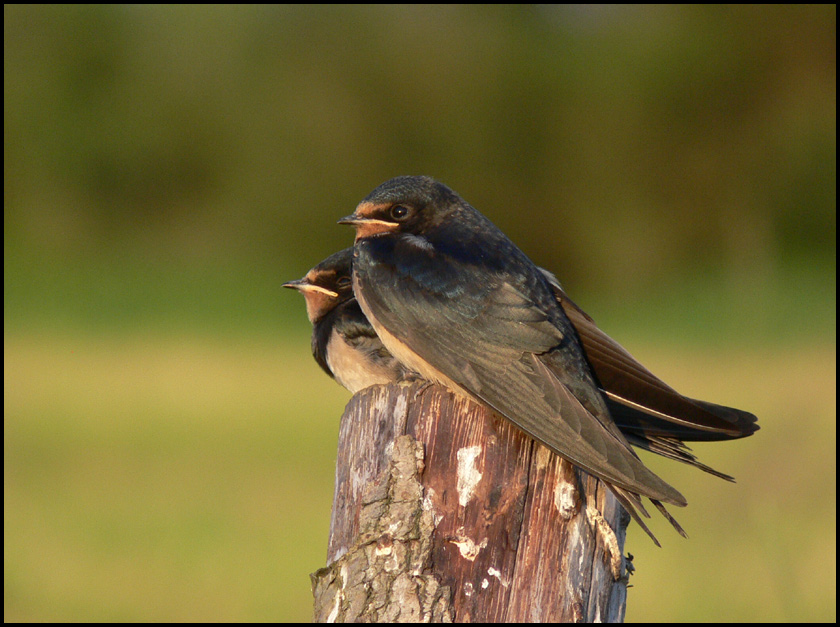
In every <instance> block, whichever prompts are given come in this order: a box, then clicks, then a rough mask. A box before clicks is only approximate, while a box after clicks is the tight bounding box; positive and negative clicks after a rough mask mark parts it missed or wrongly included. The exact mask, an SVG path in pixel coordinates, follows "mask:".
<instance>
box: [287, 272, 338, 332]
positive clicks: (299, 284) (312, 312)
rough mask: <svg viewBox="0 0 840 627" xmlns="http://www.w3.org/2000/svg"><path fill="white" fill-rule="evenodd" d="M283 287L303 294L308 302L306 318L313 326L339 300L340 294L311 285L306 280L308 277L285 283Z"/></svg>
mask: <svg viewBox="0 0 840 627" xmlns="http://www.w3.org/2000/svg"><path fill="white" fill-rule="evenodd" d="M283 287H288V288H291V289H293V290H297V291H298V292H300V293H301V294H303V299H304V300H305V301H306V317H307V318H309V322H311V323H312V324H315V322H316V321H317V320H320V319H321V318H322V317H323V316H324V314H326V313H327V312H328V311H330V310H331V309H332V308H333V307H334V306H335V304H334V303H335V299H337V298H338V292H333V291H332V290H328V289H327V288H325V287H321V286H320V285H315V284H313V283H310V282H309V281H307V280H306V277H304V278H302V279H298V280H297V281H289V282H288V283H283Z"/></svg>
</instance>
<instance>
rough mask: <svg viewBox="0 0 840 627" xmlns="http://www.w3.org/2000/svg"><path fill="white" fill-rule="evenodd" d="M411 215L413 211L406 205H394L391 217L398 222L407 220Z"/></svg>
mask: <svg viewBox="0 0 840 627" xmlns="http://www.w3.org/2000/svg"><path fill="white" fill-rule="evenodd" d="M410 213H411V210H410V209H409V208H408V207H406V206H405V205H394V206H393V207H391V217H392V218H393V219H394V220H396V221H397V222H400V221H402V220H405V219H406V218H407V217H408V215H409V214H410Z"/></svg>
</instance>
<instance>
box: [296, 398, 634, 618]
mask: <svg viewBox="0 0 840 627" xmlns="http://www.w3.org/2000/svg"><path fill="white" fill-rule="evenodd" d="M628 521H629V517H628V516H627V515H626V513H625V512H624V511H623V510H622V509H621V506H620V505H619V504H618V502H617V501H616V500H615V498H614V497H613V495H612V493H610V492H609V490H608V489H607V488H606V487H605V486H604V485H603V484H602V483H601V482H600V481H598V480H597V479H595V478H594V477H591V476H589V475H586V474H585V473H583V472H581V471H579V470H577V469H576V468H575V467H574V466H572V465H571V464H570V463H568V462H566V461H565V460H562V459H560V458H559V457H557V456H556V455H554V454H553V453H551V452H550V451H549V450H548V449H547V448H545V447H544V446H542V445H541V444H538V443H537V442H535V441H533V440H532V439H530V438H529V437H527V436H526V435H524V434H523V433H522V432H521V431H519V430H518V429H517V428H516V427H514V426H513V425H512V424H511V423H510V422H508V421H507V420H505V419H503V418H501V417H499V416H497V415H495V414H494V413H493V412H492V411H490V410H489V409H487V408H486V407H484V406H482V405H479V404H476V403H473V402H471V401H470V400H468V399H465V398H463V397H461V396H458V395H455V394H453V393H452V392H450V391H449V390H448V389H446V388H444V387H441V386H437V385H429V384H423V383H414V384H399V385H388V386H373V387H370V388H367V389H365V390H362V391H361V392H359V393H358V394H356V395H355V396H354V397H353V398H352V399H351V400H350V402H349V403H348V405H347V407H346V409H345V412H344V415H343V416H342V419H341V427H340V435H339V444H338V457H337V466H336V487H335V498H334V501H333V512H332V521H331V525H330V541H329V550H328V556H327V563H328V566H327V567H326V568H322V569H321V570H319V571H317V572H316V573H314V574H313V575H312V582H313V592H314V595H315V616H314V618H315V621H317V622H324V621H329V622H333V621H335V622H347V621H354V622H355V621H366V622H367V621H369V622H381V621H389V622H449V621H456V622H533V621H539V622H555V621H575V622H592V621H603V622H617V621H621V620H623V618H624V607H625V601H626V593H627V576H626V574H625V573H626V570H625V562H624V558H623V557H622V549H623V545H624V536H625V531H626V528H627V523H628Z"/></svg>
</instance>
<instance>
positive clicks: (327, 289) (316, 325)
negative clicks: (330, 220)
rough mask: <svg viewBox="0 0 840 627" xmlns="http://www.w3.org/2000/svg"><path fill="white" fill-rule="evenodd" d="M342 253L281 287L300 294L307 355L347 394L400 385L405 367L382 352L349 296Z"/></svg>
mask: <svg viewBox="0 0 840 627" xmlns="http://www.w3.org/2000/svg"><path fill="white" fill-rule="evenodd" d="M352 257H353V250H352V249H351V248H347V249H345V250H342V251H341V252H338V253H336V254H334V255H331V256H329V257H327V258H326V259H325V260H324V261H322V262H321V263H319V264H318V265H317V266H315V267H314V268H312V269H311V270H310V271H309V272H307V273H306V276H304V277H303V278H302V279H298V280H297V281H289V282H288V283H284V284H283V287H289V288H292V289H295V290H297V291H299V292H300V293H301V294H303V297H304V299H305V300H306V315H307V317H308V318H309V321H310V322H311V323H312V355H313V356H314V357H315V361H317V362H318V365H319V366H321V368H323V369H324V371H325V372H326V373H327V374H328V375H330V376H331V377H334V378H335V380H336V381H338V382H339V383H340V384H341V385H342V386H344V387H345V388H347V389H348V390H350V391H351V392H352V393H353V394H355V393H356V392H358V391H359V390H361V389H363V388H366V387H369V386H371V385H375V384H378V383H382V384H384V383H391V382H394V381H403V380H405V379H406V378H407V377H408V374H409V373H408V371H407V370H406V368H405V367H404V366H403V365H402V364H400V362H398V361H397V360H396V359H395V358H394V356H393V355H392V354H391V353H390V352H388V349H386V348H385V347H384V346H383V344H382V342H381V341H380V340H379V337H378V336H377V335H376V332H375V331H374V330H373V327H372V326H371V324H370V322H368V320H367V318H365V315H364V314H363V313H362V310H361V309H360V308H359V304H358V302H356V299H355V298H354V297H353V285H352V282H351V266H350V264H351V262H352Z"/></svg>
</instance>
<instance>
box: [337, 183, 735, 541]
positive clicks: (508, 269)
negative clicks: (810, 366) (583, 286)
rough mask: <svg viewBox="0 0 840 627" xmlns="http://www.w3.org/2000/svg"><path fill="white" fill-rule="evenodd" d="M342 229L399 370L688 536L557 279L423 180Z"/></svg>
mask: <svg viewBox="0 0 840 627" xmlns="http://www.w3.org/2000/svg"><path fill="white" fill-rule="evenodd" d="M340 223H341V224H350V225H353V226H354V227H355V228H356V241H355V245H354V259H353V262H352V263H353V291H354V292H355V295H356V299H357V301H358V302H359V305H360V306H361V309H362V311H363V312H364V314H365V315H366V317H367V318H368V320H369V321H370V322H371V324H372V326H373V328H374V329H375V331H376V332H377V334H378V336H379V338H380V339H381V340H382V342H383V344H384V345H385V347H386V348H387V349H388V350H389V351H390V352H391V354H393V355H395V356H396V357H397V359H398V360H399V361H400V362H401V363H402V364H404V365H405V366H406V367H407V368H408V369H410V370H412V371H414V372H417V373H419V375H420V376H421V377H423V378H425V379H427V380H431V381H436V382H439V383H442V384H444V385H446V386H447V387H449V388H451V389H453V390H455V391H457V392H459V393H461V394H463V395H465V396H467V397H469V398H472V399H474V400H477V401H479V402H483V403H485V404H487V405H489V406H490V407H492V408H493V409H494V410H495V411H497V412H498V413H500V414H501V415H503V416H505V417H506V418H508V419H509V420H511V421H512V422H513V423H514V424H516V425H517V426H518V427H519V428H521V429H522V430H523V431H525V432H526V433H527V434H529V435H530V436H531V437H534V438H535V439H537V440H539V441H540V442H542V443H543V444H545V445H546V446H548V447H549V448H550V449H551V450H553V451H554V452H555V453H557V454H558V455H560V456H561V457H563V458H565V459H567V460H569V461H570V462H572V463H573V464H575V465H577V466H579V467H580V468H582V469H583V470H585V471H587V472H589V473H590V474H593V475H595V476H597V477H599V478H601V479H603V480H604V481H605V482H606V483H607V485H608V486H609V487H610V488H611V490H612V491H613V492H614V493H615V494H616V497H617V498H618V500H619V501H620V502H621V503H622V504H623V505H624V507H625V508H626V509H627V510H628V512H629V513H630V514H631V516H633V518H634V519H635V520H636V521H637V522H638V523H639V524H640V525H641V526H642V528H643V529H644V530H645V531H646V532H647V533H648V534H649V535H651V538H653V540H654V542H656V539H655V538H654V537H653V535H652V534H651V533H650V531H649V530H648V529H647V527H646V526H645V525H644V523H643V522H642V520H641V518H640V516H639V512H641V513H642V514H643V515H645V516H647V512H646V511H645V510H644V507H643V505H642V501H641V496H644V497H647V498H649V499H650V500H651V502H653V503H654V505H655V506H656V507H657V509H659V510H660V511H661V512H662V513H663V515H665V516H666V518H667V519H668V520H669V521H670V522H671V523H672V524H673V525H674V526H675V528H676V529H677V530H678V531H679V532H680V533H682V534H683V535H684V532H683V531H682V529H681V528H680V527H679V525H678V524H677V523H676V521H675V520H674V519H673V518H672V517H671V516H670V514H669V513H668V512H667V511H666V510H665V508H664V506H663V505H662V503H663V502H665V503H670V504H673V505H678V506H684V505H685V504H686V501H685V498H684V497H683V496H682V495H681V494H680V493H679V492H678V491H677V490H676V489H674V488H673V487H671V486H670V485H668V484H667V483H665V482H664V481H663V480H662V479H660V478H659V477H658V476H656V475H655V474H654V473H653V472H651V471H650V470H649V469H648V468H646V467H645V466H644V464H642V462H641V461H640V460H639V458H638V456H637V455H636V454H635V452H634V451H633V450H632V448H631V447H630V444H629V442H628V440H627V438H625V436H624V435H623V434H622V432H621V430H620V429H619V427H618V425H617V424H616V422H615V421H614V419H613V418H612V416H611V415H610V411H609V407H608V404H607V399H606V398H605V396H604V395H602V392H601V390H600V389H599V385H598V383H597V381H596V378H595V376H594V375H593V373H592V369H591V367H590V363H589V361H587V357H586V355H585V353H584V350H583V348H582V345H581V339H580V335H581V334H579V333H578V331H577V330H576V329H575V327H574V326H573V325H572V323H571V321H570V319H569V317H568V316H567V314H566V313H565V312H564V310H563V307H561V306H560V304H558V302H557V299H556V297H555V294H554V292H553V291H552V284H551V281H550V280H549V278H548V277H547V276H546V275H545V274H544V273H542V272H540V270H539V269H537V267H536V266H535V265H534V264H533V262H531V260H530V259H528V257H527V256H526V255H525V254H524V253H523V252H522V251H521V250H520V249H519V248H517V247H516V246H515V245H514V244H513V243H512V242H511V241H510V240H509V239H508V238H507V237H506V236H505V235H504V234H503V233H502V232H501V231H500V230H499V229H498V228H497V227H496V226H495V225H493V224H492V223H491V222H490V221H489V220H488V219H487V218H485V217H484V216H483V215H482V214H480V213H479V212H478V211H476V210H475V209H474V208H472V207H471V206H470V205H469V204H467V203H466V202H465V201H464V200H463V199H461V198H460V197H459V196H458V195H457V194H456V193H455V192H453V191H452V190H450V189H449V188H448V187H446V186H444V185H442V184H440V183H437V182H435V181H434V180H432V179H430V178H426V177H399V178H396V179H392V180H390V181H388V182H386V183H384V184H383V185H381V186H379V187H378V188H377V189H375V190H374V191H373V192H371V194H370V195H368V197H367V198H365V199H364V200H363V201H362V202H361V203H360V204H359V206H358V207H357V209H356V212H355V213H354V214H353V215H351V216H348V217H347V218H344V219H342V220H340ZM557 287H559V286H557ZM581 313H582V312H581ZM583 316H584V319H585V318H588V317H586V316H585V314H584V315H583ZM590 320H591V319H590ZM592 326H594V324H593V325H592ZM645 372H646V371H645ZM651 376H652V375H651ZM654 379H655V378H654ZM655 380H656V381H658V379H655ZM675 394H676V393H675ZM617 396H618V397H620V398H621V399H622V400H624V401H629V402H630V404H631V407H633V409H632V410H631V411H630V415H631V416H638V413H639V411H640V410H639V408H638V407H634V406H633V404H634V403H635V401H633V400H631V399H629V398H625V397H624V396H621V395H617ZM613 402H618V401H615V400H614V401H613ZM713 407H717V406H713ZM634 412H635V413H634ZM645 415H647V414H645ZM653 418H654V420H665V419H664V418H662V417H661V416H658V415H657V416H654V417H653ZM665 422H668V421H667V420H665ZM724 422H726V421H724ZM690 428H691V429H694V428H695V426H692V427H690ZM699 431H703V432H705V431H706V430H705V429H702V428H701V429H699ZM731 431H734V429H731ZM709 432H711V430H709ZM729 437H732V436H731V435H730V436H729ZM712 439H714V438H712ZM657 544H658V542H657Z"/></svg>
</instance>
